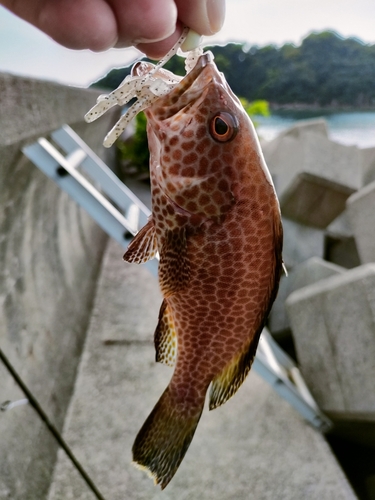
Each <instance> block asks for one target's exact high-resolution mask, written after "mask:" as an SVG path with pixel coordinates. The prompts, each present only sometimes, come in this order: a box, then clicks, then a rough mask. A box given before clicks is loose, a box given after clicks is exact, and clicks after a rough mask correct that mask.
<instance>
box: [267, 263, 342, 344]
mask: <svg viewBox="0 0 375 500" xmlns="http://www.w3.org/2000/svg"><path fill="white" fill-rule="evenodd" d="M344 271H345V269H343V268H342V267H340V266H336V265H335V264H331V263H329V262H326V261H324V260H323V259H321V258H319V257H312V258H311V259H309V260H307V261H305V262H303V263H302V264H299V265H297V266H296V267H295V268H293V269H292V270H291V272H290V273H289V274H288V276H282V278H281V281H280V287H279V293H278V295H277V297H276V300H275V302H274V304H273V307H272V310H271V313H270V316H269V318H268V327H269V329H270V331H271V333H272V334H273V335H275V334H276V335H277V334H278V333H282V332H285V331H286V330H289V329H290V323H289V318H288V315H287V313H286V310H285V301H286V299H287V298H288V297H289V295H290V294H291V293H292V292H294V291H295V290H300V289H301V288H303V287H305V286H308V285H311V284H312V283H316V282H318V281H320V280H322V279H325V278H328V277H329V276H334V275H336V274H342V273H343V272H344Z"/></svg>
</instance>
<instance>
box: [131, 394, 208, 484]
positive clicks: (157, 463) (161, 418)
mask: <svg viewBox="0 0 375 500" xmlns="http://www.w3.org/2000/svg"><path fill="white" fill-rule="evenodd" d="M203 404H204V400H203V401H202V404H201V406H199V407H198V408H195V409H192V408H187V407H186V405H181V404H178V403H176V402H175V401H174V400H173V397H171V394H170V389H169V388H168V387H167V389H166V390H165V392H164V393H163V395H162V396H161V398H160V399H159V401H158V402H157V403H156V406H155V408H154V409H153V410H152V412H151V414H150V415H149V417H148V418H147V420H146V422H145V423H144V424H143V426H142V428H141V430H140V431H139V433H138V435H137V437H136V439H135V441H134V445H133V463H134V465H135V466H136V467H137V468H139V469H142V470H145V471H146V472H148V474H149V475H150V476H151V477H153V478H154V481H155V484H160V486H161V489H164V488H165V487H166V486H167V484H168V483H169V482H170V480H171V479H172V477H173V476H174V475H175V473H176V471H177V469H178V467H179V465H180V463H181V461H182V459H183V458H184V456H185V454H186V452H187V450H188V448H189V446H190V443H191V440H192V439H193V436H194V433H195V430H196V427H197V425H198V422H199V419H200V416H201V414H202V409H203Z"/></svg>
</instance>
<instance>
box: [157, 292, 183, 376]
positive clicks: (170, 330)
mask: <svg viewBox="0 0 375 500" xmlns="http://www.w3.org/2000/svg"><path fill="white" fill-rule="evenodd" d="M154 343H155V350H156V361H158V362H159V363H164V364H165V365H168V366H172V367H173V366H174V364H175V362H176V354H177V337H176V331H175V328H174V323H173V317H172V314H171V311H170V309H169V307H168V304H167V301H166V300H163V303H162V305H161V308H160V313H159V322H158V326H157V327H156V330H155V333H154Z"/></svg>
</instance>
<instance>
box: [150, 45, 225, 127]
mask: <svg viewBox="0 0 375 500" xmlns="http://www.w3.org/2000/svg"><path fill="white" fill-rule="evenodd" d="M213 82H217V83H218V84H221V85H223V81H222V77H221V75H220V73H219V72H218V70H217V68H216V65H215V63H214V56H213V54H212V52H210V51H208V52H205V53H204V54H202V55H201V56H200V57H199V59H198V61H197V63H196V65H195V66H194V68H193V69H192V70H191V71H190V73H188V74H187V75H186V76H185V77H184V78H183V79H182V80H181V81H180V82H179V83H178V84H177V85H176V87H175V88H174V89H173V90H171V92H169V93H168V94H167V95H165V96H163V97H161V98H160V99H158V101H157V102H156V105H155V107H154V109H153V113H152V114H153V116H154V118H156V119H159V115H160V119H162V120H165V119H168V118H171V117H172V116H174V115H176V114H178V113H179V112H181V110H186V109H187V108H189V107H190V106H192V105H193V104H194V103H195V102H196V101H198V100H203V99H204V97H205V94H206V92H207V89H208V87H209V86H210V85H211V84H212V83H213ZM159 111H160V112H159Z"/></svg>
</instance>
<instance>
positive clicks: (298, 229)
mask: <svg viewBox="0 0 375 500" xmlns="http://www.w3.org/2000/svg"><path fill="white" fill-rule="evenodd" d="M283 228H284V245H283V259H284V262H285V264H286V266H287V268H288V269H292V268H293V267H294V266H296V265H297V264H300V263H301V262H305V261H306V260H308V259H310V258H311V257H320V258H323V254H324V231H322V230H321V229H317V228H313V227H308V226H305V225H303V224H299V223H298V222H295V221H292V220H290V219H288V218H286V217H283Z"/></svg>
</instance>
